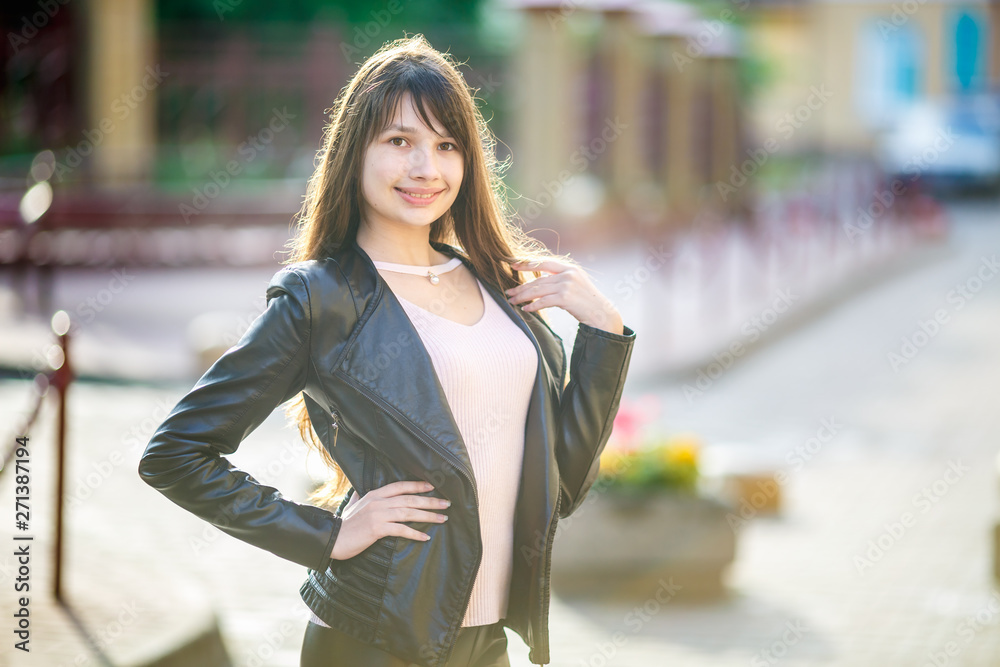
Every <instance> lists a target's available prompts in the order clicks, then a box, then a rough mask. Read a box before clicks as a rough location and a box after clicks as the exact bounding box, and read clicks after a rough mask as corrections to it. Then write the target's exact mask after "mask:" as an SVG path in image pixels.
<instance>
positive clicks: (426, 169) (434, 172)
mask: <svg viewBox="0 0 1000 667" xmlns="http://www.w3.org/2000/svg"><path fill="white" fill-rule="evenodd" d="M437 160H438V156H437V153H436V152H435V150H434V148H433V147H432V146H428V145H426V144H421V145H420V147H419V148H416V149H415V150H412V151H410V177H411V178H421V179H425V180H428V181H433V180H434V179H436V178H437V177H438V175H439V174H440V171H439V169H438V164H437Z"/></svg>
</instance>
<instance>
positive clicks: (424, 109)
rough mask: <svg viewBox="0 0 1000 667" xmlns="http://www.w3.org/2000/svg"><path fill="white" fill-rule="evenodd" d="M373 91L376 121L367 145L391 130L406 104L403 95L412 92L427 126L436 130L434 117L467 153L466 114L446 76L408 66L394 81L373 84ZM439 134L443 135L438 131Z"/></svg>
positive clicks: (372, 100) (419, 112) (461, 149)
mask: <svg viewBox="0 0 1000 667" xmlns="http://www.w3.org/2000/svg"><path fill="white" fill-rule="evenodd" d="M390 86H391V87H390ZM372 88H373V89H374V91H373V94H372V95H371V97H370V98H369V99H370V100H371V103H372V104H371V106H372V107H373V112H374V122H373V123H372V124H371V125H370V126H369V128H368V130H369V131H368V137H367V143H371V142H372V141H374V140H375V138H376V137H377V136H378V135H379V134H381V133H382V132H384V131H385V130H386V129H388V127H389V125H390V123H392V119H393V118H395V115H396V112H397V111H398V110H399V106H400V104H401V103H402V101H403V95H404V94H405V93H407V92H409V93H410V94H411V95H412V97H413V106H414V108H415V109H416V110H417V113H418V114H419V115H420V118H421V120H423V122H424V124H425V125H426V126H427V127H428V128H429V129H431V131H432V132H433V131H434V128H433V125H432V124H431V119H430V115H431V114H433V115H434V117H435V118H437V120H438V122H439V123H441V125H442V126H443V127H444V131H445V133H446V134H447V135H450V136H451V137H452V138H453V139H454V140H455V144H456V145H457V146H458V149H459V150H460V151H461V152H462V153H463V154H464V153H466V151H467V149H468V132H467V128H466V127H465V125H464V123H462V122H461V119H462V114H461V112H460V107H459V104H458V100H457V99H456V98H457V97H458V96H457V94H456V93H455V91H453V90H452V89H451V86H450V85H449V83H448V81H447V80H445V79H444V78H443V77H442V76H440V75H439V74H437V73H436V72H431V71H428V70H427V69H425V68H418V67H407V68H406V69H405V70H404V71H402V72H400V73H399V74H398V76H396V77H394V78H393V79H392V80H390V81H386V80H382V81H380V82H378V83H376V84H373V86H372ZM380 89H381V90H380ZM428 112H430V113H428ZM435 134H438V136H443V135H441V134H439V133H437V132H435Z"/></svg>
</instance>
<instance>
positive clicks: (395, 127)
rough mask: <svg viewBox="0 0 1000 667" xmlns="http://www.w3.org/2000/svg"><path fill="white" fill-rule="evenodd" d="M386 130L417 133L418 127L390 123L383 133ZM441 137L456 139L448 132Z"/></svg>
mask: <svg viewBox="0 0 1000 667" xmlns="http://www.w3.org/2000/svg"><path fill="white" fill-rule="evenodd" d="M386 132H402V133H403V134H416V133H417V129H416V128H415V127H410V126H408V125H390V126H389V127H387V128H385V130H384V131H383V132H382V134H385V133H386ZM441 138H442V139H454V138H455V137H452V136H450V135H447V134H446V135H443V136H442V137H441Z"/></svg>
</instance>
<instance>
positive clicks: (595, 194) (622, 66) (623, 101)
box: [511, 0, 745, 233]
mask: <svg viewBox="0 0 1000 667" xmlns="http://www.w3.org/2000/svg"><path fill="white" fill-rule="evenodd" d="M511 4H512V6H513V7H515V8H517V9H518V10H520V11H521V12H523V14H524V17H523V18H524V26H523V29H522V30H521V31H520V33H519V35H518V43H517V45H516V46H515V48H514V49H513V50H512V53H513V59H514V62H513V63H512V67H513V68H514V70H515V72H516V74H515V77H514V78H515V79H516V80H517V81H518V82H519V85H518V86H517V88H516V90H515V91H514V94H515V96H516V101H515V102H514V109H515V111H514V114H513V115H514V118H515V121H514V127H513V128H512V140H513V142H514V144H513V152H514V157H515V161H514V168H515V174H514V181H515V185H516V186H517V189H518V190H519V192H520V193H521V194H522V195H523V196H524V197H526V198H528V199H529V202H528V203H526V204H524V205H522V207H521V213H522V216H523V217H525V218H526V219H528V220H531V219H533V218H536V217H541V216H543V215H544V216H546V217H554V218H557V219H560V218H561V219H571V220H575V221H576V224H579V225H583V226H588V227H592V226H593V225H597V224H603V225H604V226H605V227H606V229H611V230H618V231H619V233H620V230H621V225H622V224H627V225H628V224H633V225H639V226H642V225H646V226H650V227H655V228H660V229H669V228H676V227H680V226H684V225H685V224H687V223H689V222H690V220H691V219H692V217H693V216H694V213H695V211H696V210H704V209H706V208H709V209H718V212H719V213H720V214H721V215H726V214H730V213H733V212H736V211H738V210H739V209H740V207H741V205H742V203H743V199H744V196H745V193H744V192H743V191H737V192H734V193H733V196H732V197H728V198H720V197H719V196H718V195H717V194H716V188H715V184H716V183H717V182H718V181H720V180H725V179H726V177H727V174H728V172H729V170H730V168H731V167H732V165H733V164H734V163H735V162H737V161H738V157H739V155H740V153H741V151H742V130H741V128H742V124H743V123H742V112H741V104H740V99H739V87H738V81H737V65H738V58H739V56H740V52H739V46H738V44H739V41H738V39H737V30H736V28H735V26H734V25H723V24H722V23H720V22H718V21H714V22H713V21H711V20H709V19H710V17H708V16H706V15H704V14H702V13H701V12H699V11H698V10H696V9H695V8H694V7H693V6H691V5H686V4H682V3H678V2H666V1H664V2H618V1H614V0H600V1H595V2H586V3H579V4H567V3H561V2H554V1H546V0H513V2H512V3H511ZM597 221H601V222H597Z"/></svg>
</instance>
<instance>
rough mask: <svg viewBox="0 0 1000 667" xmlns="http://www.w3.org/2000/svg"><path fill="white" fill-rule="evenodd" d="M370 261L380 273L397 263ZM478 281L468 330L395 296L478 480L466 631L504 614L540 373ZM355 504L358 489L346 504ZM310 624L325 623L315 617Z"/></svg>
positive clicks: (531, 349) (529, 348)
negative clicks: (477, 548) (527, 433)
mask: <svg viewBox="0 0 1000 667" xmlns="http://www.w3.org/2000/svg"><path fill="white" fill-rule="evenodd" d="M374 263H375V266H376V268H378V269H379V270H383V269H389V268H390V267H393V266H395V265H392V264H389V263H387V262H378V261H376V262H374ZM442 266H443V265H442ZM453 266H454V264H453V263H449V268H453ZM431 268H434V267H431ZM445 270H447V269H445ZM477 283H478V281H477ZM478 284H479V292H480V295H481V296H482V299H483V303H484V304H485V311H484V313H483V316H482V317H481V318H480V320H479V321H478V322H476V323H475V324H473V325H464V324H461V323H459V322H455V321H453V320H449V319H447V318H445V317H442V316H440V315H437V314H435V313H432V312H431V311H429V310H426V309H424V308H421V307H420V306H417V305H416V304H414V303H411V302H409V301H407V300H406V299H404V298H402V297H400V296H398V295H397V297H396V298H397V299H398V300H399V302H400V304H402V306H403V308H404V310H406V314H407V315H408V316H409V318H410V321H411V322H412V323H413V326H414V328H415V329H416V330H417V333H418V334H419V335H420V338H421V341H422V342H423V344H424V347H425V348H426V349H427V352H428V354H429V355H430V358H431V360H432V361H433V364H434V370H435V372H436V373H437V376H438V379H439V381H440V382H441V386H442V388H443V389H444V392H445V395H446V396H447V398H448V405H449V407H450V408H451V412H452V415H453V416H454V418H455V422H456V423H457V425H458V429H459V432H460V433H461V436H462V440H463V441H464V442H465V445H466V448H467V449H468V452H469V458H470V459H471V462H472V470H473V473H474V474H475V478H476V488H477V493H478V497H479V525H480V534H481V536H482V541H483V558H482V561H481V563H480V565H479V570H478V571H477V573H476V580H475V582H474V583H473V586H472V597H471V598H470V600H469V606H468V608H467V609H466V613H465V617H464V619H463V621H462V626H463V627H466V626H473V625H486V624H490V623H495V622H497V621H499V620H500V619H501V618H504V617H505V616H506V614H507V602H508V599H509V596H510V579H511V572H512V569H513V558H514V550H513V543H514V539H513V531H514V506H515V504H516V502H517V492H518V487H519V485H520V479H521V465H522V460H523V454H524V426H525V421H526V419H527V414H528V404H529V403H530V401H531V390H532V387H533V385H534V382H535V376H536V374H537V372H538V355H537V353H536V352H535V346H534V344H533V343H532V342H531V341H530V340H529V339H528V337H527V336H526V335H525V334H524V332H523V331H521V329H520V328H519V327H518V326H517V324H515V323H514V322H513V320H511V318H510V317H509V316H508V315H507V314H506V313H505V312H504V311H503V309H502V308H501V307H500V306H499V305H498V304H497V302H496V301H495V300H494V299H493V297H492V296H490V294H489V293H488V292H487V291H486V289H485V288H484V287H483V285H482V283H478ZM357 500H358V494H357V491H355V492H354V495H353V496H352V497H351V500H350V501H349V502H348V505H347V507H350V506H351V505H353V504H354V503H355V502H357ZM345 510H346V507H345ZM443 525H444V526H445V529H447V525H448V524H447V523H445V524H443ZM311 620H312V621H313V622H314V623H318V624H320V625H325V623H323V621H322V620H320V619H319V617H317V616H316V614H315V613H314V614H312V618H311Z"/></svg>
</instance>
